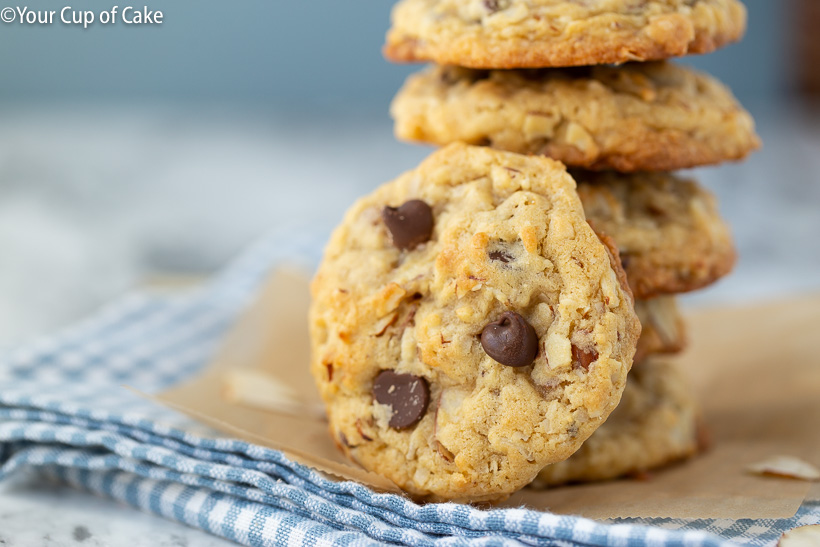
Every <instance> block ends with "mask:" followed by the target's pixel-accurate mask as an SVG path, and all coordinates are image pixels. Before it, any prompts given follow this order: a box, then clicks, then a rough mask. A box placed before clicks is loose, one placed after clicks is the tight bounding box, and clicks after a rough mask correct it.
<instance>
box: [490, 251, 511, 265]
mask: <svg viewBox="0 0 820 547" xmlns="http://www.w3.org/2000/svg"><path fill="white" fill-rule="evenodd" d="M490 260H495V261H496V262H503V263H504V264H509V263H510V262H512V261H513V257H511V256H510V255H508V254H507V253H505V252H504V251H490Z"/></svg>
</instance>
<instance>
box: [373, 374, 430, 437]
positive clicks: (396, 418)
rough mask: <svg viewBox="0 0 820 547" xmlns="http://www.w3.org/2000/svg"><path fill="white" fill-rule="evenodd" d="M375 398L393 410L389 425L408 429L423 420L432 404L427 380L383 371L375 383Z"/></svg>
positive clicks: (411, 375)
mask: <svg viewBox="0 0 820 547" xmlns="http://www.w3.org/2000/svg"><path fill="white" fill-rule="evenodd" d="M373 397H375V399H376V401H378V402H379V403H381V404H383V405H388V406H390V407H391V409H392V415H391V416H390V421H389V422H388V425H390V427H392V428H394V429H406V428H408V427H410V426H413V425H415V424H416V423H418V421H419V420H421V418H422V416H424V413H425V412H426V411H427V403H429V402H430V388H429V387H428V386H427V380H425V379H424V378H421V377H419V376H414V375H413V374H397V373H395V372H393V371H392V370H383V371H381V372H380V373H379V375H378V376H376V381H375V382H374V383H373Z"/></svg>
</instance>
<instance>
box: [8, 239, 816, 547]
mask: <svg viewBox="0 0 820 547" xmlns="http://www.w3.org/2000/svg"><path fill="white" fill-rule="evenodd" d="M320 239H321V238H316V237H311V236H302V237H301V239H300V238H295V236H294V235H293V234H288V237H277V236H272V237H270V238H268V239H266V240H264V241H262V242H260V243H259V244H257V245H256V246H254V247H253V248H252V249H251V250H250V251H248V252H247V253H246V254H245V255H243V256H242V257H241V258H240V259H239V260H237V261H236V262H235V263H234V264H233V265H232V266H231V267H229V268H227V269H226V270H225V271H224V272H223V273H222V274H221V275H219V276H218V277H217V278H216V279H214V280H213V281H212V282H211V283H209V284H208V285H207V287H205V288H203V289H198V290H196V291H194V292H186V293H185V294H176V295H167V294H166V295H158V294H151V293H145V294H133V295H130V296H127V297H125V298H123V299H122V300H120V301H119V302H117V303H115V304H113V305H111V306H109V307H107V308H105V309H103V310H102V311H101V312H100V313H98V314H97V315H96V316H95V317H93V318H91V319H89V320H87V321H85V322H83V323H81V324H79V325H77V326H75V327H73V328H70V329H68V330H65V331H63V332H60V333H58V334H56V335H53V336H47V337H44V338H42V339H39V340H36V341H34V342H33V343H30V344H27V345H25V346H23V347H20V348H16V349H13V350H12V351H8V352H4V353H3V354H2V355H0V479H3V478H6V477H8V476H10V475H12V474H14V473H15V472H17V471H20V470H23V469H26V470H29V471H31V470H35V471H37V472H39V473H42V474H43V475H46V476H48V477H50V478H52V479H55V480H58V481H60V482H63V483H67V484H70V485H73V486H75V487H77V488H81V489H84V490H87V491H90V492H94V493H96V494H99V495H102V496H107V497H109V498H112V499H115V500H118V501H120V502H124V503H126V504H128V505H131V506H133V507H135V508H138V509H141V510H144V511H148V512H151V513H154V514H157V515H161V516H163V517H166V518H169V519H172V520H175V521H178V522H181V523H184V524H187V525H189V526H193V527H196V528H201V529H203V530H206V531H208V532H210V533H212V534H215V535H217V536H221V537H224V538H227V539H230V540H233V541H236V542H238V543H241V544H244V545H253V546H261V545H265V546H268V545H301V544H303V543H307V544H313V545H339V546H341V545H370V544H381V543H394V544H401V545H405V544H406V545H434V544H435V545H467V544H469V545H507V544H509V545H517V544H528V545H529V544H537V545H562V546H563V545H583V546H592V545H616V546H633V545H658V546H660V545H663V546H688V547H693V546H704V547H707V546H708V547H711V546H718V545H726V544H746V545H770V544H773V543H774V542H775V541H776V540H777V539H778V538H779V536H780V535H781V533H782V532H783V531H785V530H788V529H790V528H793V527H795V526H800V525H805V524H815V523H818V522H820V505H818V504H816V503H815V504H806V505H804V507H803V508H802V509H801V510H800V512H799V513H798V515H797V517H795V518H793V519H789V520H779V521H775V520H763V521H751V520H744V521H727V520H698V521H682V520H672V519H659V520H644V521H639V520H633V521H619V522H617V523H613V524H604V523H600V522H596V521H592V520H588V519H583V518H576V517H568V516H559V515H554V514H550V513H543V512H537V511H530V510H525V509H496V510H489V511H484V510H479V509H475V508H472V507H469V506H466V505H456V504H428V505H417V504H415V503H413V502H411V501H409V500H407V499H406V498H404V497H401V496H397V495H393V494H376V493H374V492H373V491H371V490H369V489H368V488H366V487H364V486H361V485H359V484H356V483H352V482H343V483H338V482H332V481H329V480H327V479H325V478H324V477H323V476H322V475H321V474H319V473H317V472H314V471H312V470H311V469H309V468H306V467H304V466H302V465H299V464H296V463H294V462H292V461H289V460H288V459H287V458H285V457H284V456H283V455H282V454H281V453H280V452H277V451H275V450H270V449H267V448H262V447H260V446H255V445H252V444H249V443H247V442H243V441H238V440H233V439H229V438H224V437H220V436H218V434H216V433H214V432H213V431H211V430H209V429H207V428H204V427H202V426H199V425H197V424H196V423H193V422H192V421H190V420H188V419H187V418H185V417H183V416H181V415H179V414H177V413H175V412H173V411H171V410H168V409H166V408H164V407H161V406H159V405H156V404H154V403H151V402H150V401H146V400H144V399H142V398H140V397H138V396H136V395H134V394H132V393H131V392H129V391H126V390H125V389H123V388H122V387H121V386H122V385H123V384H127V385H131V386H134V387H136V388H138V389H140V390H143V391H148V392H151V391H157V390H161V389H163V388H165V387H168V386H170V385H172V384H174V383H176V382H178V381H180V380H182V379H184V378H185V377H187V376H188V375H190V374H193V373H195V372H196V371H197V370H199V369H200V368H201V367H203V366H204V365H206V364H207V362H208V360H209V358H210V356H211V354H212V352H213V351H214V349H215V347H216V345H217V344H218V343H219V341H220V339H221V337H222V335H223V334H224V333H225V332H226V329H228V328H229V327H230V326H231V324H232V323H234V321H235V320H236V318H237V316H238V314H239V313H241V311H242V309H243V308H244V307H245V306H246V305H247V304H248V302H249V301H250V299H251V298H252V297H253V295H254V292H255V291H256V289H257V288H258V287H259V285H260V283H261V282H262V281H263V280H264V278H265V277H266V275H267V274H268V273H269V272H270V270H271V268H272V267H273V266H274V265H276V264H277V263H279V262H281V261H283V260H287V261H291V262H292V260H293V258H294V257H300V258H302V259H304V258H307V259H309V260H310V261H311V262H313V263H315V261H316V259H317V257H318V254H319V252H320V250H321V243H319V241H320Z"/></svg>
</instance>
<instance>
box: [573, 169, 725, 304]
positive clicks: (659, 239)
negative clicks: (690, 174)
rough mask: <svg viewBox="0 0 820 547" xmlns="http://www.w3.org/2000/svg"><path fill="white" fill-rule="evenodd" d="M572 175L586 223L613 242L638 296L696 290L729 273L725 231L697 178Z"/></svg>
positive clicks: (599, 174)
mask: <svg viewBox="0 0 820 547" xmlns="http://www.w3.org/2000/svg"><path fill="white" fill-rule="evenodd" d="M573 176H574V177H575V179H576V180H577V181H578V193H579V195H580V196H581V201H582V202H583V204H584V211H585V213H586V216H587V219H589V221H590V223H591V224H592V226H593V227H594V228H595V230H596V231H599V232H603V233H605V234H607V235H609V236H610V237H612V238H613V239H614V240H615V242H616V243H617V245H618V248H619V250H620V255H621V260H622V262H623V265H624V269H625V270H626V274H627V278H628V279H629V285H630V287H631V288H632V291H633V293H634V294H635V297H636V298H637V299H648V298H652V297H654V296H658V295H663V294H676V293H682V292H688V291H693V290H696V289H700V288H703V287H705V286H707V285H710V284H712V283H714V282H715V281H717V280H718V279H720V278H721V277H723V276H725V275H727V274H728V273H729V272H731V271H732V268H733V267H734V264H735V260H736V253H735V248H734V243H733V241H732V235H731V233H730V231H729V227H728V226H727V225H726V223H725V222H724V221H723V219H722V218H721V216H720V212H719V211H718V206H717V200H716V199H715V197H714V196H713V195H712V194H711V193H710V192H709V191H708V190H706V189H704V188H703V187H702V186H700V185H699V184H697V183H696V182H695V181H693V180H688V179H684V178H681V177H678V176H676V175H673V174H670V173H663V172H658V173H634V174H631V175H624V174H618V173H613V172H600V173H598V172H591V171H583V172H573Z"/></svg>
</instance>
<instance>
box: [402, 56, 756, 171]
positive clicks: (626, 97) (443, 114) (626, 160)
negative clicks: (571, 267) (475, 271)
mask: <svg viewBox="0 0 820 547" xmlns="http://www.w3.org/2000/svg"><path fill="white" fill-rule="evenodd" d="M391 114H392V116H393V119H394V120H395V133H396V136H397V137H398V138H399V139H403V140H407V141H420V142H425V143H431V144H438V145H444V144H449V143H451V142H454V141H463V142H467V143H471V144H486V145H489V146H492V147H495V148H500V149H502V150H509V151H511V152H518V153H520V154H544V155H546V156H550V157H552V158H555V159H557V160H560V161H562V162H563V163H565V164H567V165H569V166H574V167H583V168H586V169H596V170H600V169H614V170H616V171H621V172H631V171H647V170H651V171H661V170H675V169H682V168H686V167H695V166H699V165H710V164H715V163H720V162H723V161H729V160H740V159H742V158H744V157H746V156H747V155H748V154H749V153H751V152H752V151H754V150H756V149H757V148H759V147H760V140H759V139H758V137H757V135H756V133H755V129H754V120H753V119H752V117H751V115H749V113H748V112H747V111H746V110H744V109H743V107H742V106H741V105H740V104H739V103H738V102H737V100H736V99H735V98H734V96H733V95H732V93H731V91H729V90H728V89H727V88H726V87H725V86H724V85H723V84H721V83H720V82H718V81H717V80H715V79H714V78H712V77H711V76H708V75H706V74H703V73H700V72H697V71H695V70H692V69H690V68H685V67H682V66H679V65H676V64H674V63H669V62H656V63H630V64H627V65H623V66H618V67H614V66H597V67H581V68H572V69H547V70H493V71H480V70H470V69H464V68H459V67H453V66H447V67H442V66H434V67H430V68H428V69H427V70H424V71H422V72H420V73H418V74H415V75H412V76H410V77H409V78H408V80H407V82H406V83H405V84H404V87H403V88H402V89H401V91H400V92H399V93H398V95H397V96H396V98H395V99H394V100H393V104H392V106H391Z"/></svg>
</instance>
